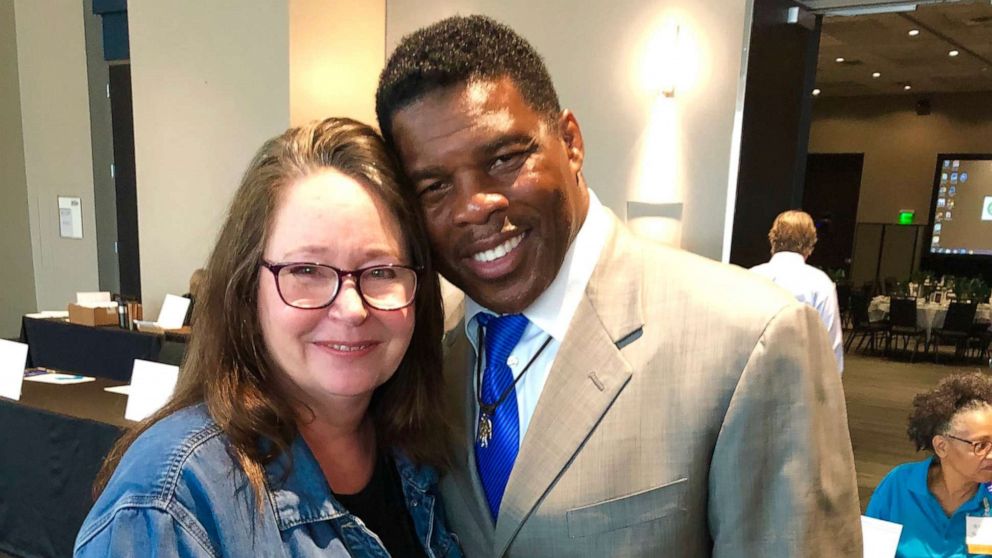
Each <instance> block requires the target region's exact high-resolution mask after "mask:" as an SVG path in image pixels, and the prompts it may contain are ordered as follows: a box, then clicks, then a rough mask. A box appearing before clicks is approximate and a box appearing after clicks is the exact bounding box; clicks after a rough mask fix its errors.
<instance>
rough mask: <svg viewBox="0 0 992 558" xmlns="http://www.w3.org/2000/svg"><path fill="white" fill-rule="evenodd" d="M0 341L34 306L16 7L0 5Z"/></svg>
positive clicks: (13, 332)
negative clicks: (15, 22) (22, 134)
mask: <svg viewBox="0 0 992 558" xmlns="http://www.w3.org/2000/svg"><path fill="white" fill-rule="evenodd" d="M0 161H3V164H0V223H3V228H2V230H3V234H0V262H3V265H0V285H2V287H0V337H16V336H17V334H18V332H19V331H20V324H21V315H22V314H24V313H26V312H33V311H34V310H35V307H36V300H35V290H34V264H33V263H32V258H31V230H30V225H29V222H28V186H27V180H26V179H25V176H24V140H23V137H22V136H21V95H20V89H19V87H18V79H17V38H16V32H15V25H14V3H13V2H8V1H4V2H0Z"/></svg>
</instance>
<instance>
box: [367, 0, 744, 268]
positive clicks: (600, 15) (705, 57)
mask: <svg viewBox="0 0 992 558" xmlns="http://www.w3.org/2000/svg"><path fill="white" fill-rule="evenodd" d="M750 11H751V10H750V2H747V1H744V0H733V1H728V0H659V1H657V2H643V1H637V0H626V1H606V0H599V1H587V2H582V3H581V8H580V7H579V4H577V3H575V2H574V1H570V0H546V1H541V2H535V1H534V0H499V1H497V0H389V1H388V4H387V10H386V12H387V18H386V39H387V41H386V45H387V51H392V49H393V48H394V47H395V45H396V43H397V42H398V41H399V39H400V38H401V37H402V36H403V35H405V34H407V33H409V32H411V31H413V30H415V29H417V28H418V27H421V26H423V25H426V24H428V23H430V22H433V21H436V20H438V19H440V18H442V17H445V16H449V15H453V14H456V13H460V14H463V15H467V14H472V13H483V14H487V15H490V16H492V17H494V18H496V19H498V20H500V21H502V22H504V23H506V24H508V25H510V26H511V27H513V28H514V29H516V30H517V31H518V32H520V33H521V34H522V35H523V36H525V37H526V38H527V39H528V40H529V41H531V43H532V44H533V45H534V46H535V48H536V49H537V50H538V52H540V53H541V54H542V55H543V56H544V58H545V61H546V63H547V65H548V69H549V70H550V72H551V76H552V79H553V80H554V82H555V86H556V87H557V90H558V94H559V97H560V98H561V101H562V104H563V105H564V106H565V107H569V108H571V109H573V110H574V111H575V113H576V115H577V117H578V120H579V123H580V126H581V128H582V131H583V135H584V137H585V141H586V163H585V175H586V178H587V180H588V182H589V185H590V186H591V187H592V188H593V189H594V190H595V191H596V192H597V194H598V195H599V197H600V199H601V200H602V201H603V202H604V203H605V204H606V205H608V206H609V207H611V208H612V209H613V210H614V211H615V212H616V213H617V214H618V215H619V216H620V217H621V218H624V217H625V215H626V205H627V202H629V201H640V202H649V203H683V204H684V209H683V218H682V224H681V227H679V226H678V224H677V223H676V224H675V225H674V226H672V224H671V223H666V222H665V221H664V220H658V221H657V222H648V223H646V226H645V227H644V229H645V230H646V231H647V232H648V233H651V234H653V235H654V236H655V237H656V238H658V239H660V240H663V241H669V242H672V243H675V244H679V243H680V244H681V245H682V246H683V247H684V248H686V249H689V250H691V251H694V252H697V253H699V254H702V255H705V256H708V257H711V258H715V259H721V258H724V259H725V258H726V256H727V254H726V252H728V251H729V249H725V241H726V240H727V239H728V238H729V237H726V238H725V235H729V232H730V224H731V223H732V213H733V212H732V208H733V204H734V200H733V198H732V192H733V191H734V188H733V187H732V186H731V185H732V184H736V179H737V177H736V163H735V162H736V160H737V148H736V147H735V143H734V141H733V138H734V137H735V136H738V135H739V133H738V132H736V131H735V118H736V117H737V115H738V112H739V106H740V105H739V99H740V95H741V94H742V88H743V85H742V84H743V81H742V79H741V77H742V60H743V52H742V51H743V45H744V42H745V30H746V29H747V28H748V25H749V21H750V20H749V17H750ZM675 25H678V28H679V32H678V40H677V42H675V41H672V40H671V39H670V37H671V36H672V35H673V33H671V30H672V29H674V26H675ZM673 42H675V43H676V44H677V47H676V49H677V52H678V56H677V57H675V58H677V59H678V60H677V61H676V62H675V63H674V65H675V67H676V72H675V73H676V76H677V77H676V80H675V82H676V86H677V92H676V95H675V97H674V98H672V99H664V98H659V96H658V94H657V89H656V88H653V87H652V83H656V82H657V75H656V74H655V72H656V71H657V70H658V69H659V68H661V67H664V65H665V63H666V62H665V52H667V51H670V50H671V47H670V45H671V44H672V43H673ZM728 208H730V209H728ZM728 246H729V245H728Z"/></svg>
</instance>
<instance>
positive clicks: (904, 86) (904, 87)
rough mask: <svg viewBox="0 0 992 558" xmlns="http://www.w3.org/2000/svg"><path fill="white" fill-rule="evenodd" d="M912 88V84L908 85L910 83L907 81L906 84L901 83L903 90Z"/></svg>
mask: <svg viewBox="0 0 992 558" xmlns="http://www.w3.org/2000/svg"><path fill="white" fill-rule="evenodd" d="M912 88H913V86H912V85H910V84H908V83H907V84H906V85H903V86H902V90H903V91H909V90H910V89H912Z"/></svg>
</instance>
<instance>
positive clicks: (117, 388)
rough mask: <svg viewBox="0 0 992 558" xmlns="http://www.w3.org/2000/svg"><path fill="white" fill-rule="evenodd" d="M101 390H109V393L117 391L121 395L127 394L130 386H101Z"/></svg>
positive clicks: (129, 391)
mask: <svg viewBox="0 0 992 558" xmlns="http://www.w3.org/2000/svg"><path fill="white" fill-rule="evenodd" d="M103 391H109V392H110V393H119V394H121V395H129V394H130V393H131V386H111V387H105V388H103Z"/></svg>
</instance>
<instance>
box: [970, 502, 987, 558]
mask: <svg viewBox="0 0 992 558" xmlns="http://www.w3.org/2000/svg"><path fill="white" fill-rule="evenodd" d="M982 505H983V506H984V507H985V515H983V516H980V517H975V516H971V515H969V516H968V517H967V520H968V523H967V526H966V527H965V541H964V542H965V543H966V544H967V545H968V552H969V553H971V554H992V517H989V500H988V498H987V497H986V498H983V499H982Z"/></svg>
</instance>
